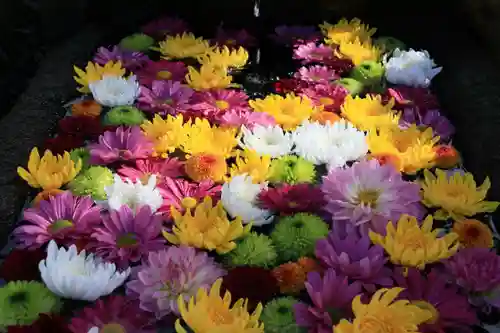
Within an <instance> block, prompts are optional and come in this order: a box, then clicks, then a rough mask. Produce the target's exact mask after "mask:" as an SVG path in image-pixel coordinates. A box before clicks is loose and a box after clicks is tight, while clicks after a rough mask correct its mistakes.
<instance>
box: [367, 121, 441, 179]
mask: <svg viewBox="0 0 500 333" xmlns="http://www.w3.org/2000/svg"><path fill="white" fill-rule="evenodd" d="M438 141H439V137H438V136H436V137H435V136H433V133H432V128H430V127H428V128H427V129H425V130H424V131H421V130H420V129H418V127H417V126H416V125H412V126H411V127H410V128H408V129H401V128H398V127H394V128H391V129H387V128H386V129H380V130H379V131H378V132H377V131H375V130H372V131H370V133H369V134H368V137H367V142H368V147H369V149H370V152H371V153H372V154H373V155H391V156H396V157H397V158H398V160H399V161H400V171H403V172H405V173H407V174H415V173H416V172H417V171H418V170H421V169H425V168H430V167H432V166H433V164H434V160H435V157H436V150H435V149H434V146H435V145H436V143H437V142H438Z"/></svg>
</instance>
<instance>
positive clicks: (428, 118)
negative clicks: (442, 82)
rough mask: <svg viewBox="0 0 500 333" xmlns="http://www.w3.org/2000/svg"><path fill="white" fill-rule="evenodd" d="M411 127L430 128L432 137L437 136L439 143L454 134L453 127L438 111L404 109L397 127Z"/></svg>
mask: <svg viewBox="0 0 500 333" xmlns="http://www.w3.org/2000/svg"><path fill="white" fill-rule="evenodd" d="M412 125H417V126H421V127H424V128H427V127H430V128H432V132H433V134H434V135H439V138H440V141H441V142H447V141H449V139H450V138H451V136H452V135H453V134H454V133H455V127H454V126H453V125H452V124H451V122H450V121H449V120H448V118H446V117H445V116H443V115H442V114H441V113H440V112H439V111H438V110H427V111H426V110H422V109H419V108H418V107H413V108H405V109H404V111H403V114H402V116H401V119H400V122H399V126H400V127H402V128H408V127H410V126H412Z"/></svg>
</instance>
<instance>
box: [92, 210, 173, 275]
mask: <svg viewBox="0 0 500 333" xmlns="http://www.w3.org/2000/svg"><path fill="white" fill-rule="evenodd" d="M161 228H162V220H161V217H160V216H158V215H153V214H152V211H151V208H150V207H149V206H142V207H139V208H137V209H136V211H133V210H132V209H131V208H130V207H128V206H126V205H123V206H121V207H120V208H119V209H118V210H112V211H110V212H109V214H106V215H104V216H103V225H102V226H99V227H97V228H95V229H94V231H93V233H92V236H91V237H92V238H93V240H95V244H94V245H93V246H92V247H93V248H95V254H96V255H97V256H99V257H101V258H102V259H104V260H106V261H111V262H115V263H117V264H119V265H120V266H124V267H126V266H128V265H129V263H134V262H139V261H140V260H141V259H143V258H146V257H147V255H148V253H149V252H152V251H158V250H161V249H163V248H164V246H165V240H164V239H163V238H160V237H161Z"/></svg>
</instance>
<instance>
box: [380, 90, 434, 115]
mask: <svg viewBox="0 0 500 333" xmlns="http://www.w3.org/2000/svg"><path fill="white" fill-rule="evenodd" d="M385 97H386V98H387V99H391V98H392V99H394V102H395V105H394V107H395V108H396V109H398V110H399V109H404V108H408V107H417V108H419V109H421V110H436V109H439V102H438V100H437V98H436V96H435V95H434V94H433V93H432V92H431V91H430V89H428V88H421V87H409V86H395V87H392V88H389V89H387V92H386V94H385Z"/></svg>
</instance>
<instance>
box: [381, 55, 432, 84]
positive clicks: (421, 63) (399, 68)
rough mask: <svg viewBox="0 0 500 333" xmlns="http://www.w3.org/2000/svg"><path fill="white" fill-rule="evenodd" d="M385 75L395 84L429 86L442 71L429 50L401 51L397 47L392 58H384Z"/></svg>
mask: <svg viewBox="0 0 500 333" xmlns="http://www.w3.org/2000/svg"><path fill="white" fill-rule="evenodd" d="M384 63H385V77H386V79H387V81H389V82H390V83H394V84H403V85H406V86H411V87H424V88H426V87H428V86H429V85H430V84H431V80H432V79H433V78H434V77H435V76H436V75H437V74H439V73H440V72H441V70H442V67H437V68H436V64H435V63H434V61H433V60H432V59H431V58H430V56H429V53H428V52H427V51H415V50H412V49H410V50H409V51H400V50H399V49H396V50H395V51H394V52H393V54H392V57H391V58H390V59H387V58H384Z"/></svg>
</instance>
